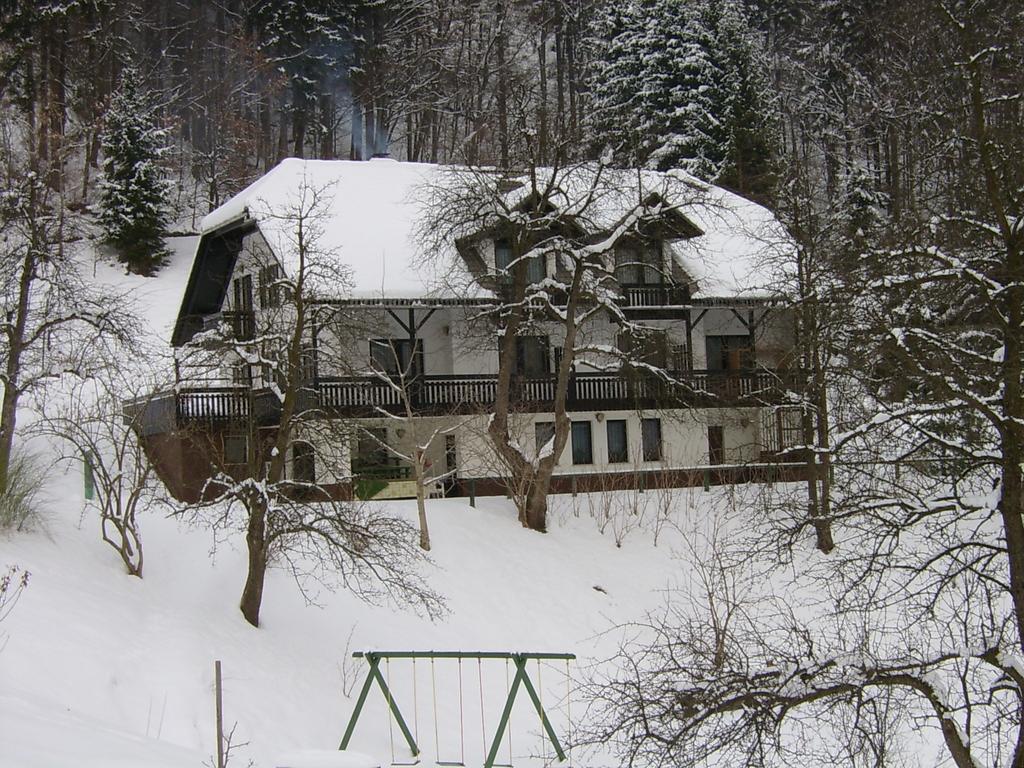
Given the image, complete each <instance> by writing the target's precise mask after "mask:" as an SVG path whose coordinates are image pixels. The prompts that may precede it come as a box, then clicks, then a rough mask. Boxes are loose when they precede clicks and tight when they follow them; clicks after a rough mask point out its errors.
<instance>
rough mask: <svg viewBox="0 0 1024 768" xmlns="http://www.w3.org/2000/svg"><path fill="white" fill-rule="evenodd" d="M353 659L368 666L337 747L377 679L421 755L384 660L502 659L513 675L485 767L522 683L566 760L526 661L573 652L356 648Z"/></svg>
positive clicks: (569, 656)
mask: <svg viewBox="0 0 1024 768" xmlns="http://www.w3.org/2000/svg"><path fill="white" fill-rule="evenodd" d="M352 658H354V659H366V661H367V663H368V664H369V665H370V669H369V672H367V675H366V680H365V681H364V682H363V687H362V689H361V690H360V691H359V697H358V698H357V699H356V707H355V709H354V710H353V711H352V716H351V717H350V718H349V721H348V727H347V728H346V729H345V735H344V736H343V737H342V739H341V746H339V747H338V749H348V744H349V741H351V739H352V733H353V732H354V731H355V729H356V723H357V722H358V721H359V715H360V714H362V711H363V705H364V704H365V703H366V697H367V695H369V693H370V688H372V687H373V684H374V683H375V682H376V683H377V685H378V686H380V690H381V693H383V694H384V700H385V701H386V702H387V703H388V706H389V707H390V709H391V715H392V717H394V718H395V721H396V722H397V723H398V728H399V730H401V731H402V736H404V737H405V742H406V744H408V745H409V749H410V750H411V751H412V755H413V757H418V756H419V754H420V748H419V745H418V744H417V743H416V739H415V738H413V735H412V732H411V731H410V730H409V726H408V725H406V722H405V718H404V717H402V712H401V710H400V709H399V708H398V703H397V702H396V701H395V697H394V696H392V695H391V689H390V688H388V684H387V681H386V680H385V679H384V676H383V675H382V674H381V672H380V663H381V661H383V660H384V659H459V660H462V659H503V660H507V661H511V662H512V663H513V664H514V665H515V668H516V674H515V677H513V678H512V683H511V684H510V685H509V689H508V695H507V696H506V698H505V707H504V709H503V710H502V712H501V720H500V721H499V722H498V728H497V731H495V734H494V739H493V740H492V741H491V748H490V751H489V752H488V753H487V759H486V760H485V761H484V768H494V766H495V761H496V760H497V759H498V749H499V748H500V747H501V739H502V737H503V736H504V735H505V729H506V728H507V727H508V722H509V718H510V717H511V716H512V707H513V706H514V705H515V703H516V696H517V695H518V693H519V686H520V685H522V687H523V688H525V689H526V693H527V694H528V695H529V697H530V701H532V702H533V708H534V709H535V710H537V715H538V717H540V722H541V725H542V726H543V728H544V731H545V733H547V735H548V738H549V739H550V740H551V744H552V746H554V748H555V754H556V755H557V756H558V761H559V762H565V751H564V750H563V749H562V744H561V742H559V740H558V736H557V735H556V734H555V729H554V728H552V727H551V722H550V721H549V720H548V716H547V713H546V712H545V711H544V706H543V705H542V704H541V701H540V696H538V695H537V689H536V688H534V687H533V682H532V681H531V680H530V675H529V673H528V672H527V671H526V663H527V662H528V661H531V660H533V659H537V660H540V661H551V660H555V661H557V660H561V661H571V660H573V659H575V658H576V654H574V653H507V652H502V651H366V652H362V651H357V652H356V653H353V654H352Z"/></svg>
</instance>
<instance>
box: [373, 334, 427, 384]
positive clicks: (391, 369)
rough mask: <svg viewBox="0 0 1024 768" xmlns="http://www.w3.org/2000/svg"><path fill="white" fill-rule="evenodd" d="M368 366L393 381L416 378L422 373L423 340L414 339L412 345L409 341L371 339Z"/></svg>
mask: <svg viewBox="0 0 1024 768" xmlns="http://www.w3.org/2000/svg"><path fill="white" fill-rule="evenodd" d="M370 365H371V366H372V367H373V369H374V370H375V371H379V372H381V373H385V374H387V375H388V376H390V377H391V378H393V379H399V378H404V379H405V380H406V381H410V380H412V379H415V378H418V377H419V375H420V374H421V373H422V372H423V340H422V339H416V343H415V345H414V344H413V342H412V340H411V339H373V340H371V341H370Z"/></svg>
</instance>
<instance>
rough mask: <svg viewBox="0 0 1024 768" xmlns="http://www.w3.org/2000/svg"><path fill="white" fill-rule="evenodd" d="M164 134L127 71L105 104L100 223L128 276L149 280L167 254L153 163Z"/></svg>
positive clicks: (161, 189)
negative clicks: (134, 275) (148, 276)
mask: <svg viewBox="0 0 1024 768" xmlns="http://www.w3.org/2000/svg"><path fill="white" fill-rule="evenodd" d="M165 134H166V132H165V131H164V130H163V129H162V128H160V127H159V125H158V124H157V122H156V120H155V119H154V117H153V113H152V109H151V107H150V105H149V100H148V99H147V98H146V95H145V94H144V93H143V91H142V84H141V81H140V78H139V74H138V72H137V71H136V70H135V68H134V67H132V66H127V67H125V69H124V72H123V73H122V75H121V82H120V84H119V86H118V89H117V91H115V93H114V94H113V96H112V98H111V101H110V108H109V109H108V110H107V114H106V123H105V127H104V131H103V135H102V146H103V155H104V160H103V179H102V181H101V183H100V188H101V197H100V222H101V223H102V225H103V228H104V230H105V233H106V240H107V242H109V243H110V244H111V245H113V246H114V248H115V249H116V250H117V254H118V258H119V259H120V260H121V261H123V262H124V263H125V264H126V265H127V267H128V270H129V271H131V272H135V273H137V274H141V275H150V274H153V273H154V272H155V271H156V270H157V269H158V268H159V267H160V265H161V264H162V263H163V262H164V260H165V258H166V256H167V251H166V249H165V247H164V242H163V238H164V234H165V229H166V226H167V213H166V207H167V200H166V197H167V192H166V190H167V186H166V184H165V182H164V180H163V179H162V178H161V172H160V168H159V161H160V158H161V156H162V155H163V154H164V153H165V152H166V147H165V145H164V137H165Z"/></svg>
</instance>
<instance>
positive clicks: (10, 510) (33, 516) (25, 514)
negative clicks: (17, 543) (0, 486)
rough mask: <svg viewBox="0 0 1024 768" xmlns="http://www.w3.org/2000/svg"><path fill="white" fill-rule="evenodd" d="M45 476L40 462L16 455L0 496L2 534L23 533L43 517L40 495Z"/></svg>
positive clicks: (23, 452)
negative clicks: (9, 532) (3, 532)
mask: <svg viewBox="0 0 1024 768" xmlns="http://www.w3.org/2000/svg"><path fill="white" fill-rule="evenodd" d="M44 478H45V472H44V471H43V468H42V467H41V466H40V464H39V460H38V458H37V457H36V456H35V455H34V454H31V453H26V452H25V451H14V452H13V453H12V455H11V463H10V465H9V466H8V468H7V487H6V488H5V489H4V492H3V493H0V530H5V531H24V530H26V529H29V528H31V527H32V526H33V524H34V523H37V522H39V520H40V519H41V517H42V507H41V505H40V499H39V493H40V491H41V490H42V488H43V480H44Z"/></svg>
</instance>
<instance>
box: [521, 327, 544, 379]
mask: <svg viewBox="0 0 1024 768" xmlns="http://www.w3.org/2000/svg"><path fill="white" fill-rule="evenodd" d="M550 348H551V343H550V341H549V340H548V337H547V336H520V337H519V338H517V339H516V373H517V374H518V375H520V376H525V377H526V378H530V379H539V378H544V377H546V376H549V375H550V374H551V353H550Z"/></svg>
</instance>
